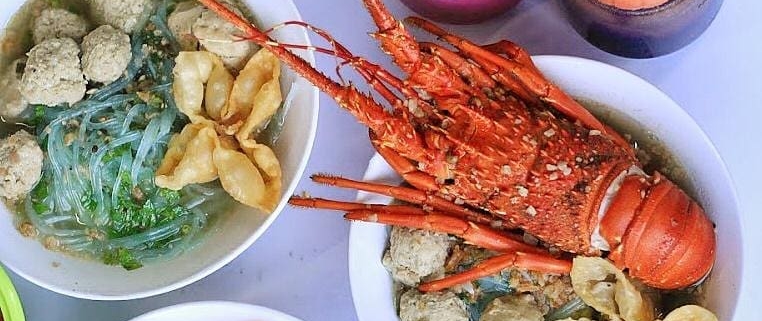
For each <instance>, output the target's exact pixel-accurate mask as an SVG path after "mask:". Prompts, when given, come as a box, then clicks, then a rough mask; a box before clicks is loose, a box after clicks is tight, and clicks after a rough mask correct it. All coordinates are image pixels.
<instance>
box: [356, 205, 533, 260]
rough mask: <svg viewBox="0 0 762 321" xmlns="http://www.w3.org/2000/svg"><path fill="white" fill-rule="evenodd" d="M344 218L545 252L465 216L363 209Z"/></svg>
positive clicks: (495, 246)
mask: <svg viewBox="0 0 762 321" xmlns="http://www.w3.org/2000/svg"><path fill="white" fill-rule="evenodd" d="M344 218H346V219H348V220H353V221H364V222H371V223H381V224H388V225H394V226H402V227H408V228H415V229H423V230H430V231H436V232H440V233H446V234H451V235H455V236H457V237H460V238H462V239H464V240H465V241H466V242H467V243H470V244H473V245H476V246H479V247H482V248H485V249H488V250H492V251H496V252H501V253H507V252H514V251H523V252H528V253H543V252H544V251H543V250H542V249H539V248H536V247H534V246H531V245H529V244H526V243H524V242H522V241H521V240H519V239H518V238H512V237H510V236H508V235H506V234H504V233H502V232H499V231H497V230H494V229H492V228H491V227H489V226H487V225H484V224H478V223H473V222H469V221H466V220H464V219H462V218H458V217H453V216H451V215H444V214H439V213H436V212H432V213H430V214H426V215H416V214H401V213H388V212H387V213H382V212H376V211H371V210H365V209H361V210H353V211H349V212H347V214H346V215H344ZM545 253H547V252H545Z"/></svg>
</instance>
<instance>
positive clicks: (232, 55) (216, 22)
mask: <svg viewBox="0 0 762 321" xmlns="http://www.w3.org/2000/svg"><path fill="white" fill-rule="evenodd" d="M223 4H225V6H226V7H228V8H230V9H231V10H233V11H234V12H235V13H237V14H239V15H241V14H242V13H241V11H240V10H238V8H236V7H235V6H233V5H231V4H228V3H225V2H223ZM192 28H193V35H194V36H195V37H196V38H197V39H198V40H199V42H200V43H201V46H202V47H203V48H204V49H205V50H207V51H209V52H212V53H214V54H216V55H217V56H220V58H222V62H223V63H224V64H225V67H227V68H228V69H230V70H233V71H236V72H237V71H240V70H241V69H242V68H243V67H244V66H245V65H246V62H248V60H249V58H251V56H252V55H253V54H254V50H255V49H256V47H255V45H254V44H253V43H252V42H250V41H240V36H241V32H240V31H239V30H238V28H236V26H235V25H233V24H232V23H230V22H228V21H226V20H225V19H223V18H222V17H220V16H219V15H217V14H216V13H214V12H213V11H211V10H204V12H203V13H202V14H201V17H199V18H198V19H197V20H196V22H195V23H194V24H193V27H192Z"/></svg>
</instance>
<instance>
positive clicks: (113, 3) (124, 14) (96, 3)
mask: <svg viewBox="0 0 762 321" xmlns="http://www.w3.org/2000/svg"><path fill="white" fill-rule="evenodd" d="M87 3H88V4H89V6H90V13H91V14H92V16H93V19H94V20H95V22H97V23H98V24H99V25H104V24H108V25H111V26H113V27H115V28H118V29H121V30H122V31H124V32H126V33H132V31H133V29H135V26H137V24H138V22H139V21H140V19H141V18H143V16H144V13H148V12H150V11H151V10H152V9H153V4H154V1H152V0H87Z"/></svg>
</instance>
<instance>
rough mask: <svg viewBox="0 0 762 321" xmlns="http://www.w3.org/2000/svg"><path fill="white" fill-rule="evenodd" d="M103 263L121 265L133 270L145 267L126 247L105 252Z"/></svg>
mask: <svg viewBox="0 0 762 321" xmlns="http://www.w3.org/2000/svg"><path fill="white" fill-rule="evenodd" d="M103 263H105V264H108V265H121V266H122V267H123V268H124V269H125V270H127V271H132V270H135V269H139V268H141V267H143V264H142V263H140V261H138V260H137V259H136V258H135V257H134V256H133V255H132V253H131V252H130V251H129V250H127V249H125V248H121V247H120V248H117V249H115V250H112V251H107V252H105V253H104V254H103Z"/></svg>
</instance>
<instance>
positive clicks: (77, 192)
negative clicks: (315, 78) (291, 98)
mask: <svg viewBox="0 0 762 321" xmlns="http://www.w3.org/2000/svg"><path fill="white" fill-rule="evenodd" d="M225 5H226V6H227V7H228V8H230V10H233V11H234V12H236V13H238V14H241V15H246V16H251V15H249V14H248V9H247V8H246V7H245V6H242V5H240V4H239V3H237V2H235V1H228V2H226V3H225ZM246 19H247V21H253V20H252V19H249V18H246ZM237 33H238V31H237V29H236V27H235V26H234V25H233V24H230V23H228V22H226V21H225V20H223V19H222V18H221V17H220V16H218V15H217V14H216V13H215V12H213V11H211V10H209V9H207V8H205V7H203V6H201V4H199V3H197V2H195V1H174V0H161V1H155V0H139V1H127V0H118V1H112V0H87V1H84V0H61V1H49V0H44V1H43V0H32V1H29V2H27V3H26V4H24V5H23V6H22V8H21V9H20V10H19V12H18V13H17V15H16V16H15V17H14V18H13V19H12V20H11V22H10V23H9V25H8V26H7V27H6V29H5V34H4V35H3V38H2V44H3V45H2V48H3V52H2V53H0V71H2V79H0V92H2V96H0V115H2V121H3V123H4V125H3V129H4V131H7V132H9V135H7V137H6V138H4V139H2V140H0V164H1V165H0V175H2V178H3V179H2V180H0V197H2V199H3V201H4V202H5V204H6V205H7V207H8V208H9V210H10V211H11V212H15V213H16V214H17V215H16V217H15V220H16V223H15V224H16V226H17V228H18V230H19V232H20V233H21V234H22V235H24V236H27V237H30V238H35V239H37V240H39V241H40V242H41V244H42V245H43V246H44V247H45V248H47V249H49V250H54V251H61V252H64V253H67V254H71V255H73V256H76V257H82V258H86V259H94V260H99V261H102V262H103V263H105V264H108V265H116V266H121V267H123V268H124V269H127V270H134V269H137V268H140V267H142V266H143V265H144V264H146V263H150V262H152V261H155V260H166V259H170V258H173V257H176V256H177V255H180V254H181V253H183V252H184V251H186V250H188V249H190V248H192V247H194V246H195V245H197V244H199V242H202V241H203V238H204V234H205V232H206V227H207V226H208V225H209V221H210V220H214V219H215V218H217V217H219V216H222V215H226V213H227V212H228V211H229V209H231V208H232V207H233V206H234V205H235V204H236V202H237V203H240V204H243V205H246V206H248V207H250V208H251V209H252V211H258V212H261V213H270V212H272V211H273V210H274V209H275V207H276V206H277V203H278V202H279V201H280V198H281V188H282V186H281V185H282V183H281V180H282V172H281V165H280V162H279V160H278V158H277V157H276V155H275V153H274V152H273V150H272V149H271V147H270V146H273V145H274V144H275V142H276V141H277V139H278V136H279V133H280V131H281V127H282V125H283V119H284V117H285V110H286V109H287V107H288V106H286V105H287V104H288V103H284V101H286V102H287V101H288V97H287V98H286V99H284V98H283V93H282V92H281V83H280V80H281V66H280V62H279V60H278V59H277V58H276V57H275V56H274V55H272V54H271V53H270V52H269V51H267V50H262V49H261V48H260V47H259V46H257V45H255V44H253V43H248V42H238V41H235V40H236V39H237Z"/></svg>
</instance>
